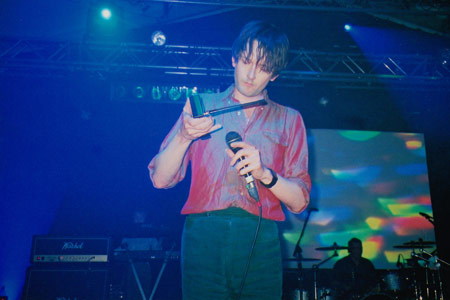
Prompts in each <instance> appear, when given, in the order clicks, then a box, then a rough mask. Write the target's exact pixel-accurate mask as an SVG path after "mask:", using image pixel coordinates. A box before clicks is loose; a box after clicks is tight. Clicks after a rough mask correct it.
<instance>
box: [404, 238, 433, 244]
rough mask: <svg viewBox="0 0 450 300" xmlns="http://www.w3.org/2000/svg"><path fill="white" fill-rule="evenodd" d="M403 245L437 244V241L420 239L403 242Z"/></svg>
mask: <svg viewBox="0 0 450 300" xmlns="http://www.w3.org/2000/svg"><path fill="white" fill-rule="evenodd" d="M403 245H405V246H417V245H436V242H432V241H423V240H421V239H419V240H418V241H417V242H416V241H411V242H406V243H403Z"/></svg>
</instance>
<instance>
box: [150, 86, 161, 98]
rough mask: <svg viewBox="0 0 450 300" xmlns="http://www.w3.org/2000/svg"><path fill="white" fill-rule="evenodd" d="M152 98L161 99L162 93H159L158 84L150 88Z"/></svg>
mask: <svg viewBox="0 0 450 300" xmlns="http://www.w3.org/2000/svg"><path fill="white" fill-rule="evenodd" d="M152 98H153V100H161V98H162V93H161V90H160V88H159V86H154V87H153V88H152Z"/></svg>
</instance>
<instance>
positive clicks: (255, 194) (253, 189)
mask: <svg viewBox="0 0 450 300" xmlns="http://www.w3.org/2000/svg"><path fill="white" fill-rule="evenodd" d="M252 183H253V182H252ZM247 189H248V192H249V194H250V196H251V197H252V198H253V199H255V200H256V203H257V204H258V211H259V213H258V224H257V225H256V231H255V237H254V238H253V243H252V248H251V249H250V254H249V256H248V260H247V266H246V267H245V271H244V275H243V277H242V281H241V287H240V288H239V295H238V300H239V299H241V295H242V290H243V289H244V285H245V279H246V278H247V273H248V269H249V268H250V261H251V260H252V256H253V250H255V245H256V240H257V239H258V233H259V229H260V227H261V219H262V206H261V202H259V195H258V190H257V189H256V186H254V183H253V185H251V184H250V183H249V184H247Z"/></svg>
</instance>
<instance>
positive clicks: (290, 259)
mask: <svg viewBox="0 0 450 300" xmlns="http://www.w3.org/2000/svg"><path fill="white" fill-rule="evenodd" d="M319 260H320V258H305V257H303V258H285V259H283V261H319Z"/></svg>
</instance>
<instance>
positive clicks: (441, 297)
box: [411, 249, 450, 300]
mask: <svg viewBox="0 0 450 300" xmlns="http://www.w3.org/2000/svg"><path fill="white" fill-rule="evenodd" d="M421 252H422V253H425V254H426V255H428V256H429V258H425V257H423V256H420V255H418V254H416V253H414V252H413V253H412V254H411V256H413V255H414V256H415V257H417V258H418V259H421V260H423V261H425V262H426V267H427V269H428V263H429V260H430V259H431V258H433V259H434V261H435V266H436V270H437V272H436V274H437V277H438V278H437V280H438V283H439V300H444V294H443V287H442V279H441V274H440V273H441V264H444V265H446V266H447V267H449V266H450V264H449V263H448V262H446V261H444V260H442V259H440V258H439V257H437V255H433V254H432V253H428V252H427V251H425V250H423V249H422V250H421ZM434 292H435V295H436V296H437V295H438V292H437V290H436V284H435V285H434ZM436 299H437V297H436Z"/></svg>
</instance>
